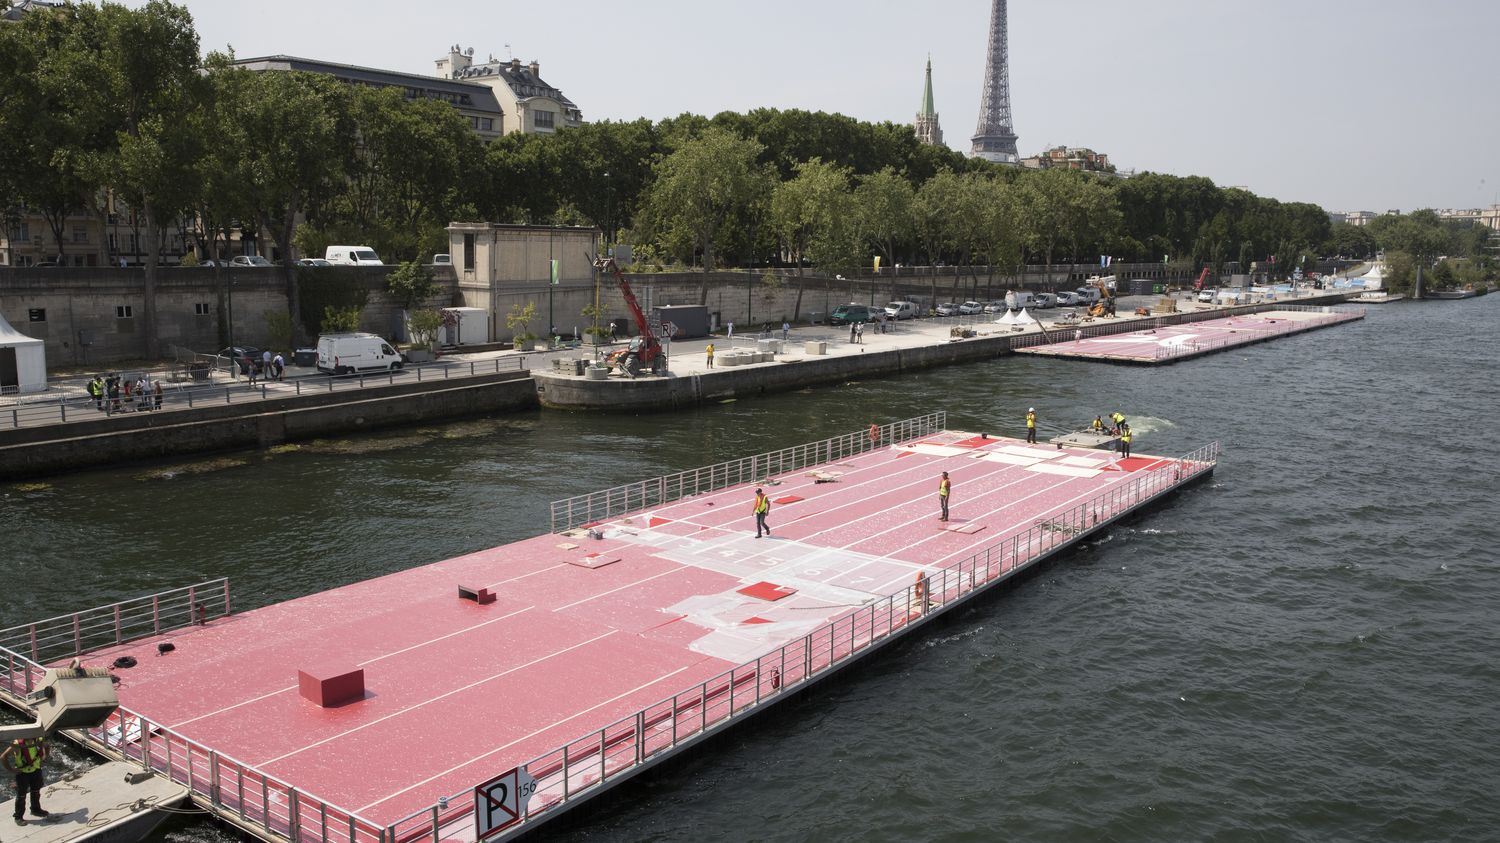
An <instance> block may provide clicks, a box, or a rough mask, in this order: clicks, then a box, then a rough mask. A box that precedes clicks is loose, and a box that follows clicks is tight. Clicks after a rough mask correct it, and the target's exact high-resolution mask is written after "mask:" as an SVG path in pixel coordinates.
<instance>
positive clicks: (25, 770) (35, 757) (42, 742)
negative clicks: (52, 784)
mask: <svg viewBox="0 0 1500 843" xmlns="http://www.w3.org/2000/svg"><path fill="white" fill-rule="evenodd" d="M45 760H47V741H46V739H44V738H21V739H19V740H17V741H16V742H15V743H12V744H11V745H10V746H8V747H6V748H5V752H4V753H0V763H3V764H4V765H5V769H7V770H10V771H11V772H13V773H15V774H16V812H15V816H16V825H25V824H26V819H25V816H24V815H25V813H26V796H27V794H30V795H31V815H32V816H34V817H45V816H47V812H46V811H44V810H42V762H43V761H45Z"/></svg>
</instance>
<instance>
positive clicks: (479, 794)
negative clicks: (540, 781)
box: [474, 767, 536, 840]
mask: <svg viewBox="0 0 1500 843" xmlns="http://www.w3.org/2000/svg"><path fill="white" fill-rule="evenodd" d="M533 793H536V779H534V778H532V777H531V774H530V773H528V772H526V771H525V770H522V769H521V768H519V767H516V768H514V769H512V770H508V771H506V772H504V773H501V774H500V775H498V776H496V777H495V778H493V779H490V780H489V781H487V782H485V783H484V784H481V785H479V786H478V787H476V788H474V831H475V834H476V836H477V837H478V839H480V840H484V839H485V838H487V837H491V836H493V835H494V834H496V833H498V832H500V831H503V830H505V829H506V828H508V827H510V826H511V825H514V824H515V823H517V822H519V821H520V820H521V817H523V816H525V814H526V804H527V803H528V802H530V801H531V795H532V794H533Z"/></svg>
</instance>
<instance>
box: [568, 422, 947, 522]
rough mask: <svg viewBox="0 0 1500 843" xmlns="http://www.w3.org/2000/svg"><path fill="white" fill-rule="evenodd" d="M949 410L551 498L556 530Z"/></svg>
mask: <svg viewBox="0 0 1500 843" xmlns="http://www.w3.org/2000/svg"><path fill="white" fill-rule="evenodd" d="M947 423H948V414H947V413H944V412H938V413H929V414H927V415H925V416H917V417H915V418H910V419H902V420H901V421H898V422H891V423H890V424H887V425H884V426H882V427H879V428H878V429H877V430H876V431H875V433H873V434H872V433H871V432H870V431H868V430H865V431H860V432H858V433H846V434H844V435H843V436H835V437H833V438H832V439H824V440H821V441H818V442H809V443H807V444H805V445H797V446H794V447H791V448H783V449H781V450H779V451H770V452H768V453H764V454H756V455H755V456H753V457H744V458H741V459H737V460H730V461H728V462H721V463H717V464H715V465H710V466H705V467H703V468H694V469H690V470H688V471H679V472H678V473H676V474H668V475H666V476H664V477H654V478H652V479H650V480H641V481H638V482H635V483H630V484H627V485H624V486H616V487H615V488H613V489H605V490H604V491H602V492H590V493H589V494H586V495H575V496H574V497H571V498H564V499H563V500H560V501H553V502H552V532H554V533H560V532H564V531H566V530H571V529H573V528H574V527H581V526H586V525H590V524H594V523H595V522H598V521H602V520H604V519H606V518H613V517H614V516H616V515H622V514H624V513H627V512H636V511H638V510H642V509H646V508H648V507H652V506H660V505H662V504H665V503H670V502H672V501H675V500H680V499H682V498H686V497H691V496H693V495H697V494H702V493H703V492H713V491H717V490H719V489H726V488H728V487H730V486H738V485H739V484H741V483H751V482H754V481H756V480H761V479H764V478H766V477H768V476H770V475H772V474H784V473H786V472H788V471H796V470H798V469H801V468H808V467H810V466H814V465H819V464H822V463H830V462H836V461H838V460H841V459H847V458H849V457H852V456H856V455H858V454H863V453H866V452H868V451H872V450H874V449H876V448H879V447H883V446H885V445H890V444H892V443H895V442H906V441H909V440H911V439H916V438H919V437H922V436H929V435H931V434H933V433H937V432H938V431H940V430H942V429H943V427H944V425H946V424H947Z"/></svg>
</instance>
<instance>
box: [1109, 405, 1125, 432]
mask: <svg viewBox="0 0 1500 843" xmlns="http://www.w3.org/2000/svg"><path fill="white" fill-rule="evenodd" d="M1109 420H1110V421H1112V422H1114V423H1115V433H1119V432H1120V429H1121V428H1123V427H1124V426H1125V414H1124V413H1121V412H1120V411H1119V410H1115V411H1114V412H1113V413H1110V414H1109Z"/></svg>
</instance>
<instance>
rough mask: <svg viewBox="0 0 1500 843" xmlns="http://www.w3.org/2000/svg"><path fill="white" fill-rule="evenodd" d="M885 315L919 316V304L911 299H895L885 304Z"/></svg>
mask: <svg viewBox="0 0 1500 843" xmlns="http://www.w3.org/2000/svg"><path fill="white" fill-rule="evenodd" d="M885 315H886V316H889V317H890V318H892V319H897V320H900V319H915V318H917V306H916V305H915V304H913V303H911V302H909V301H893V302H891V303H890V304H888V305H886V306H885Z"/></svg>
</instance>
